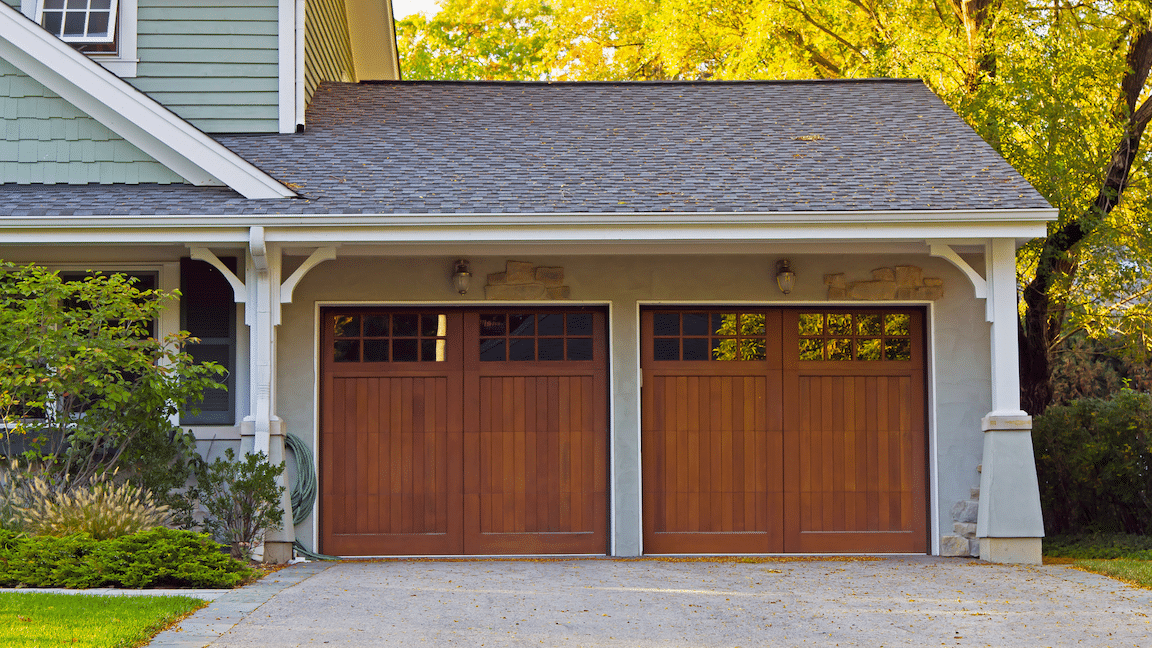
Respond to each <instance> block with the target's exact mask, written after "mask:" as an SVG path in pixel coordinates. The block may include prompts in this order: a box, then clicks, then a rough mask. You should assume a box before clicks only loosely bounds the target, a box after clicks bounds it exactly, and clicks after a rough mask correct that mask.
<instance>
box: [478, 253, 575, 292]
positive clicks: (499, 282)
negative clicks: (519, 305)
mask: <svg viewBox="0 0 1152 648" xmlns="http://www.w3.org/2000/svg"><path fill="white" fill-rule="evenodd" d="M563 284H564V268H555V267H546V266H541V267H535V266H533V265H532V264H531V263H527V262H524V261H507V262H505V265H504V272H496V273H493V274H490V275H488V285H487V286H484V298H485V299H505V300H517V301H533V300H544V299H570V298H571V296H572V289H571V288H570V287H568V286H565V285H563Z"/></svg>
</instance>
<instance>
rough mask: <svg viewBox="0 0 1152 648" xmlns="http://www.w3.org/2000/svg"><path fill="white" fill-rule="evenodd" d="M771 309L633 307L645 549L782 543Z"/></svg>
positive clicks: (752, 548) (760, 549) (719, 549)
mask: <svg viewBox="0 0 1152 648" xmlns="http://www.w3.org/2000/svg"><path fill="white" fill-rule="evenodd" d="M780 317H781V315H780V312H779V311H773V310H769V311H765V310H763V309H727V310H714V309H711V310H706V309H695V310H683V309H681V310H646V311H643V312H642V314H641V326H642V331H643V332H644V334H643V336H642V340H643V342H642V345H641V365H642V367H643V380H644V384H643V389H642V392H643V405H642V411H643V424H642V432H641V435H642V436H641V443H642V448H643V457H644V461H643V471H644V472H643V483H644V507H643V508H644V548H645V551H647V552H650V553H769V552H781V551H783V550H784V544H783V538H784V533H783V526H782V522H783V475H784V473H783V469H782V466H781V459H782V436H781V429H782V428H781V426H782V417H781V402H780V397H781V393H782V390H781V379H782V373H781V369H782V361H781V347H780V336H779V334H778V331H779V329H780Z"/></svg>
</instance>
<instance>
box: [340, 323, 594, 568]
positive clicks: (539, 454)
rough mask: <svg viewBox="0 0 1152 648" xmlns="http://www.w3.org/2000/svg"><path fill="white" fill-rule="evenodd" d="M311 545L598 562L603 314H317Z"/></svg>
mask: <svg viewBox="0 0 1152 648" xmlns="http://www.w3.org/2000/svg"><path fill="white" fill-rule="evenodd" d="M321 322H322V324H321V326H322V335H321V344H322V346H321V351H322V385H321V390H322V391H321V394H322V402H321V435H320V456H321V502H320V504H321V505H320V510H321V519H320V529H321V531H320V533H321V550H322V551H324V552H327V553H332V554H337V555H365V556H368V555H413V554H417V555H419V554H454V555H461V554H495V553H516V554H523V553H599V554H602V553H605V551H606V548H607V510H606V507H607V500H608V494H607V474H606V469H607V436H608V434H607V410H608V407H607V350H606V348H605V339H606V336H605V321H604V315H603V313H602V312H600V311H596V310H592V309H583V308H569V309H506V308H500V309H440V310H436V309H371V308H355V309H352V308H339V309H337V308H333V309H325V310H324V311H323V312H322V316H321Z"/></svg>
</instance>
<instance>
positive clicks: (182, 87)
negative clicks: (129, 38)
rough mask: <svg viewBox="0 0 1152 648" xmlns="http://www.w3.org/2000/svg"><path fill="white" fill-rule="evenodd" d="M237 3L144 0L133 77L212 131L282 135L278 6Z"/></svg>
mask: <svg viewBox="0 0 1152 648" xmlns="http://www.w3.org/2000/svg"><path fill="white" fill-rule="evenodd" d="M237 4H238V3H236V2H235V0H233V1H232V2H229V1H228V0H139V10H138V20H139V22H138V27H137V45H136V47H137V58H138V59H139V60H140V63H139V64H138V66H137V70H136V77H135V78H132V79H126V80H127V81H128V82H130V83H132V84H133V85H134V86H136V87H137V88H139V89H140V90H142V91H143V92H145V93H147V94H148V95H149V96H150V97H152V98H153V99H156V100H157V101H159V102H160V103H162V104H164V105H165V106H166V107H167V108H168V109H169V110H171V111H172V112H174V113H176V114H177V115H179V116H180V117H183V118H184V119H187V120H188V121H189V122H191V123H192V124H193V125H195V126H196V127H198V128H200V129H201V130H203V131H205V132H209V133H234V132H252V133H268V132H273V133H274V132H276V131H277V130H278V128H279V93H278V87H279V86H278V83H279V82H278V79H279V66H278V55H277V46H278V42H279V41H278V37H277V16H278V10H277V3H276V1H275V0H249V1H245V2H244V3H243V4H242V5H241V6H236V5H237ZM173 5H176V6H173Z"/></svg>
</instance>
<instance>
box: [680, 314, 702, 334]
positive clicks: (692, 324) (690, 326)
mask: <svg viewBox="0 0 1152 648" xmlns="http://www.w3.org/2000/svg"><path fill="white" fill-rule="evenodd" d="M683 324H684V335H708V315H707V314H705V313H684V322H683Z"/></svg>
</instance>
